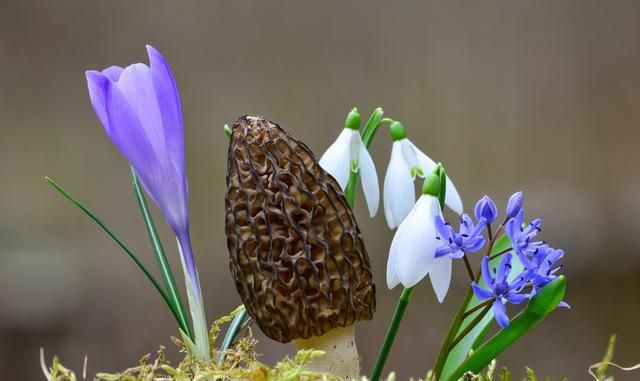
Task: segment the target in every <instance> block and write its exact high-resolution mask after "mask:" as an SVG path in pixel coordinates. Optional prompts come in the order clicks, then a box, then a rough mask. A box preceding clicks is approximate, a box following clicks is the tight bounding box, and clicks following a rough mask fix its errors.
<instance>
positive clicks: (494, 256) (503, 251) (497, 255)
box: [489, 246, 513, 261]
mask: <svg viewBox="0 0 640 381" xmlns="http://www.w3.org/2000/svg"><path fill="white" fill-rule="evenodd" d="M511 250H513V247H511V246H509V248H507V249H504V250H502V251H500V252H498V253H495V254H493V255H492V256H490V257H489V260H491V261H492V260H494V259H496V258H498V257H499V256H501V255H502V254H506V253H508V252H510V251H511Z"/></svg>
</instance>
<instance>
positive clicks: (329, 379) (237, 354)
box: [42, 309, 615, 381]
mask: <svg viewBox="0 0 640 381" xmlns="http://www.w3.org/2000/svg"><path fill="white" fill-rule="evenodd" d="M239 311H240V310H239V309H238V310H236V311H234V312H232V313H231V314H230V315H228V316H223V317H222V318H220V319H218V320H216V321H215V322H214V323H213V325H212V327H211V330H210V332H209V339H210V341H211V348H216V346H215V344H216V340H217V338H218V334H219V333H220V331H221V328H222V325H224V324H225V323H228V322H229V321H231V320H232V319H233V317H234V316H235V315H236V314H237V313H238V312H239ZM172 341H173V343H174V344H175V345H176V346H177V347H178V349H179V350H180V353H183V354H184V357H183V359H182V361H181V362H180V363H179V364H177V365H176V366H173V365H171V363H170V362H169V360H168V359H167V358H166V356H165V348H164V347H162V346H161V347H160V349H159V350H158V351H157V352H156V354H155V356H153V360H152V356H151V354H147V355H145V356H143V357H142V358H141V359H140V360H139V361H138V365H136V366H134V367H131V368H129V369H126V370H124V371H122V372H119V373H98V374H96V376H95V380H102V381H214V380H215V381H236V380H237V381H240V380H251V381H312V380H323V381H339V379H338V378H337V377H335V376H332V375H330V374H324V373H316V372H312V371H309V370H306V366H307V364H308V363H309V362H310V361H311V360H312V359H314V358H316V357H318V356H322V355H323V354H324V352H322V351H317V350H309V349H305V350H300V351H298V353H297V354H296V355H295V356H294V357H293V358H288V357H285V358H284V359H283V360H281V361H280V362H278V363H277V364H276V365H275V366H273V367H270V366H268V365H266V364H264V363H262V362H260V361H258V359H257V357H258V355H257V354H256V351H255V349H256V345H257V340H256V339H255V338H254V337H253V335H252V332H251V329H250V328H249V327H248V328H247V329H246V334H245V335H244V336H243V337H242V338H240V339H239V340H237V341H236V342H235V344H234V345H233V346H232V348H230V349H228V350H227V351H226V352H225V358H224V360H223V361H221V362H220V363H215V362H211V363H209V364H204V363H201V362H199V361H197V360H195V359H194V357H193V356H192V351H191V349H190V348H189V345H188V344H186V343H187V342H188V341H186V340H184V339H178V338H175V337H173V338H172ZM614 343H615V341H614V338H612V339H611V341H610V342H609V347H608V349H607V354H606V355H605V358H604V362H608V361H610V360H611V357H612V355H613V346H614ZM216 354H217V353H212V357H213V358H215V355H216ZM85 365H86V364H85ZM42 367H43V371H44V372H45V376H46V377H47V379H48V380H50V381H78V380H85V379H86V377H85V376H84V375H83V376H82V377H81V378H78V377H77V376H76V374H75V373H74V372H73V371H71V370H69V369H67V368H66V367H64V366H63V365H62V364H61V363H60V361H59V359H58V357H54V358H53V362H52V364H51V366H50V367H48V368H47V366H46V365H45V364H44V359H42ZM85 368H86V367H85ZM605 372H606V366H605V365H602V366H601V367H599V368H598V369H597V374H598V376H599V377H602V378H599V379H605V380H607V381H613V378H611V377H609V378H605ZM84 373H85V372H84V371H83V374H84ZM425 380H429V381H434V380H433V379H432V376H431V373H430V372H429V373H428V374H427V375H426V377H425ZM461 380H463V381H519V380H522V381H551V380H550V379H549V378H548V377H544V378H543V377H540V376H538V375H537V374H536V373H535V372H534V371H533V370H531V369H529V368H526V377H524V378H519V377H518V378H516V377H515V376H513V375H512V374H511V372H510V371H509V370H508V369H507V368H501V369H500V370H498V368H497V364H496V361H495V360H493V361H492V362H491V363H490V364H489V366H488V367H487V370H486V372H485V373H482V374H477V375H476V374H472V373H467V374H465V375H464V376H463V378H462V379H461ZM362 381H368V380H367V378H366V377H363V378H362ZM385 381H396V377H395V374H394V373H393V372H391V373H390V374H389V375H388V377H387V378H386V380H385ZM563 381H566V378H565V379H563Z"/></svg>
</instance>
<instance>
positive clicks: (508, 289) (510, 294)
mask: <svg viewBox="0 0 640 381" xmlns="http://www.w3.org/2000/svg"><path fill="white" fill-rule="evenodd" d="M512 257H513V255H512V254H511V253H507V254H505V256H504V257H503V258H502V260H501V261H500V264H499V265H498V268H497V269H496V270H494V272H493V274H494V276H492V275H491V271H490V270H489V257H484V258H483V259H482V279H483V280H484V283H485V285H486V287H487V289H484V288H482V287H480V286H478V284H477V283H476V282H472V283H471V287H472V288H473V292H474V294H475V295H476V297H477V298H478V299H480V300H482V301H484V300H490V299H493V306H492V308H493V314H494V316H495V319H496V322H497V323H498V325H500V327H502V328H506V327H507V326H509V317H508V316H507V309H506V306H505V303H506V302H508V303H511V304H520V303H522V302H524V301H525V300H527V298H528V296H527V295H524V294H522V293H521V292H522V291H523V289H524V287H525V286H526V285H527V283H528V282H529V276H528V275H529V274H530V273H529V272H527V271H525V272H523V273H521V274H520V275H519V276H517V277H516V278H515V279H514V280H512V281H511V282H509V280H508V279H509V275H510V274H511V258H512Z"/></svg>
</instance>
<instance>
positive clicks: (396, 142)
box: [383, 122, 463, 229]
mask: <svg viewBox="0 0 640 381" xmlns="http://www.w3.org/2000/svg"><path fill="white" fill-rule="evenodd" d="M389 130H390V132H391V138H392V140H393V147H392V149H391V159H390V160H389V166H388V167H387V173H386V175H385V178H384V200H383V202H384V215H385V217H386V219H387V224H388V225H389V228H390V229H394V228H396V227H398V225H400V223H401V222H402V221H403V220H404V219H405V217H407V215H408V214H409V211H411V208H413V205H414V203H415V197H416V196H415V191H414V186H413V181H414V180H415V178H416V176H418V177H424V176H425V173H431V172H432V171H433V170H434V169H435V168H436V163H435V162H434V161H433V160H431V159H430V158H429V157H428V156H427V155H425V154H424V153H423V152H422V151H420V150H419V149H418V148H417V147H416V146H415V145H414V144H413V143H411V141H410V140H409V139H408V138H407V133H406V130H405V128H404V126H403V125H402V123H400V122H393V123H392V124H391V126H390V127H389ZM445 205H447V206H448V207H449V208H451V209H452V210H453V211H454V212H456V213H458V214H462V210H463V207H462V199H461V198H460V194H459V193H458V191H457V190H456V187H455V186H454V185H453V182H452V181H451V180H450V179H449V177H447V191H446V195H445Z"/></svg>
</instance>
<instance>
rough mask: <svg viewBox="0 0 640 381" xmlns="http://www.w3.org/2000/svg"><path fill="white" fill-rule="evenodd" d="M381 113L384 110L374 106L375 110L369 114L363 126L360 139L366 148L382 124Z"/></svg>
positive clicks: (382, 113)
mask: <svg viewBox="0 0 640 381" xmlns="http://www.w3.org/2000/svg"><path fill="white" fill-rule="evenodd" d="M383 115H384V111H382V108H380V107H378V108H376V109H375V110H373V112H372V113H371V116H369V120H367V124H366V125H365V126H364V130H363V131H362V141H363V142H364V146H365V147H367V149H368V148H369V146H370V145H371V142H372V141H373V137H374V136H375V134H376V132H377V131H378V128H379V127H380V125H381V124H382V123H381V122H382V116H383Z"/></svg>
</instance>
